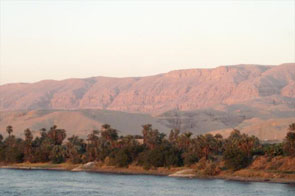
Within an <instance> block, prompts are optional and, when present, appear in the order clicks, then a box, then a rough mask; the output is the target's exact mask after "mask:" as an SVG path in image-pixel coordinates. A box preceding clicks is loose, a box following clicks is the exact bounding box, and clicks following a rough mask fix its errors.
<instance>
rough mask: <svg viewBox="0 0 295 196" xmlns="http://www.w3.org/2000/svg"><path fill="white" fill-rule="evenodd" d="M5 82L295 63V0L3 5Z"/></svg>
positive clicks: (3, 0) (71, 0) (0, 34)
mask: <svg viewBox="0 0 295 196" xmlns="http://www.w3.org/2000/svg"><path fill="white" fill-rule="evenodd" d="M0 7H1V10H0V17H1V18H0V22H1V24H0V25H1V29H0V41H1V42H0V49H1V51H0V52H1V53H0V84H4V83H10V82H34V81H38V80H42V79H65V78H72V77H91V76H98V75H103V76H115V77H125V76H144V75H151V74H157V73H161V72H167V71H170V70H175V69H186V68H208V67H216V66H219V65H232V64H241V63H255V64H271V65H275V64H280V63H285V62H295V38H294V37H295V30H294V29H295V0H277V1H276V0H264V1H262V0H260V1H258V0H255V1H254V0H253V1H249V0H248V1H247V0H240V1H237V0H235V1H234V0H232V1H229V0H227V1H225V0H224V1H222V0H216V1H214V0H207V1H197V0H196V1H193V0H191V1H176V0H174V1H172V0H171V1H169V0H162V1H155V0H150V1H143V0H138V1H135V0H133V1H124V0H121V1H115V0H109V1H99V0H97V1H95V0H90V1H86V0H64V1H63V0H48V1H46V0H38V1H25V0H19V1H15V0H0Z"/></svg>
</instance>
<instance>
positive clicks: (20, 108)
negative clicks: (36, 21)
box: [0, 63, 295, 140]
mask: <svg viewBox="0 0 295 196" xmlns="http://www.w3.org/2000/svg"><path fill="white" fill-rule="evenodd" d="M0 111H1V112H0V133H2V134H4V133H5V127H6V126H7V125H8V124H11V125H13V126H14V127H15V129H16V133H17V134H20V135H21V134H22V132H23V129H24V128H27V127H29V128H32V129H33V130H38V129H40V128H43V127H45V128H49V127H50V126H52V125H53V124H57V125H58V126H60V127H63V128H65V129H67V130H68V131H70V132H72V133H75V134H78V135H85V134H86V133H88V132H89V131H90V130H92V129H97V128H99V127H100V126H101V124H103V123H109V124H111V125H112V126H113V127H115V128H116V129H118V130H120V131H121V132H122V133H123V134H129V133H132V134H136V133H138V134H140V132H141V125H142V124H146V123H151V124H153V125H154V127H155V128H158V129H160V130H161V131H162V132H166V133H168V132H169V130H170V129H173V128H180V129H181V130H182V131H191V132H193V133H195V134H200V133H206V132H214V133H216V132H219V133H222V134H224V135H225V136H226V135H227V133H229V131H231V130H232V129H233V128H238V129H240V130H242V131H243V132H247V133H249V134H254V135H256V136H258V137H260V138H261V139H279V140H280V139H282V138H283V137H284V136H285V133H286V131H287V130H286V129H287V127H288V124H290V123H291V122H295V63H289V64H282V65H278V66H262V65H235V66H221V67H217V68H214V69H190V70H178V71H171V72H169V73H164V74H159V75H155V76H147V77H133V78H132V77H130V78H108V77H93V78H86V79H67V80H62V81H54V80H44V81H40V82H37V83H17V84H5V85H2V86H0Z"/></svg>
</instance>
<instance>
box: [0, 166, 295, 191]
mask: <svg viewBox="0 0 295 196" xmlns="http://www.w3.org/2000/svg"><path fill="white" fill-rule="evenodd" d="M0 195H1V196H6V195H8V196H12V195H13V196H17V195H21V196H35V195H38V196H39V195H50V196H65V195H79V196H82V195H87V196H90V195H108V196H109V195H120V196H125V195H128V196H129V195H136V196H152V195H169V196H170V195H177V196H183V195H200V196H233V195H243V196H244V195H246V196H255V195H258V196H259V195H263V196H273V195H276V196H295V185H287V184H275V183H264V182H263V183H262V182H251V183H249V182H236V181H228V180H204V179H183V178H171V177H162V176H146V175H116V174H100V173H88V172H67V171H46V170H10V169H0Z"/></svg>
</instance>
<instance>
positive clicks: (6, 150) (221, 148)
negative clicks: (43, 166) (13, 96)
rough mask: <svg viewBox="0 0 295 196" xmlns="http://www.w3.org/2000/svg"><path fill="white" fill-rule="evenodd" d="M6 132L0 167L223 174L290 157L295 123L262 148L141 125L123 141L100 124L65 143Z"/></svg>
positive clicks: (59, 133) (243, 140) (57, 136)
mask: <svg viewBox="0 0 295 196" xmlns="http://www.w3.org/2000/svg"><path fill="white" fill-rule="evenodd" d="M6 132H7V133H8V136H7V137H6V138H3V136H2V135H1V134H0V162H2V163H4V164H10V163H22V162H30V163H37V162H52V163H63V162H70V163H73V164H80V163H87V162H92V161H97V162H101V163H104V164H107V165H113V166H117V167H128V166H129V165H130V164H135V165H139V166H142V167H143V168H145V169H150V168H157V167H168V168H170V167H179V166H191V165H193V164H195V163H198V162H199V161H201V160H205V161H207V162H210V163H214V162H217V161H224V167H225V169H232V170H238V169H241V168H245V167H247V166H248V165H249V164H250V163H251V161H252V160H253V157H254V156H259V155H266V156H270V157H274V156H295V123H293V124H291V125H289V132H288V133H287V135H286V138H285V140H284V141H283V142H282V143H276V144H263V143H261V141H259V139H258V138H257V137H255V136H249V135H247V134H244V133H241V132H240V131H239V130H237V129H234V130H233V131H232V132H231V134H230V136H229V137H228V138H223V137H222V135H220V134H216V135H212V134H204V135H197V136H193V134H192V133H191V132H183V133H181V132H180V130H178V129H174V130H171V131H170V134H169V135H165V134H164V133H161V132H159V131H158V130H157V129H154V128H153V127H152V125H150V124H146V125H143V126H142V135H126V136H119V135H118V131H117V130H116V129H114V128H112V127H111V126H110V125H108V124H104V125H102V127H101V129H100V130H93V131H92V132H91V133H90V134H88V135H87V139H82V138H80V137H78V136H76V135H73V136H71V137H68V138H67V134H66V130H64V129H60V128H58V127H57V126H52V127H51V128H50V129H49V130H46V129H44V128H43V129H41V130H40V134H39V135H38V136H37V137H35V138H34V137H33V134H32V131H31V130H30V129H26V130H24V138H19V137H15V136H14V135H13V127H12V126H7V128H6ZM213 166H214V165H213Z"/></svg>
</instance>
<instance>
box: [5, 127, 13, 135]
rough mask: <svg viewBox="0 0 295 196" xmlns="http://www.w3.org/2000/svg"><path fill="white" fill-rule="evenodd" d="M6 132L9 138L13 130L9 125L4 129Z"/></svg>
mask: <svg viewBox="0 0 295 196" xmlns="http://www.w3.org/2000/svg"><path fill="white" fill-rule="evenodd" d="M6 132H7V133H8V135H9V137H10V134H11V133H12V132H13V128H12V126H11V125H8V126H7V127H6Z"/></svg>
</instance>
